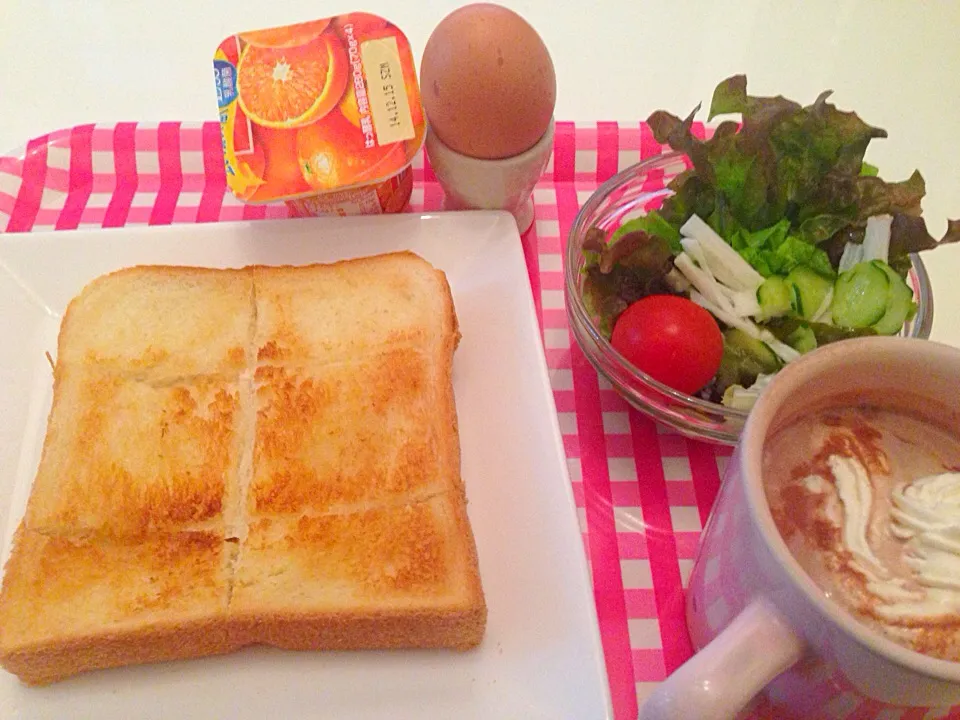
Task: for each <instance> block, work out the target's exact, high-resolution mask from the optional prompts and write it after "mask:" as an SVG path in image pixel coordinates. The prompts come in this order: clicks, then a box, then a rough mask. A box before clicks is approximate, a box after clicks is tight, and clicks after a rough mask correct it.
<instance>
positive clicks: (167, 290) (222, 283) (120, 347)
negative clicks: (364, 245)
mask: <svg viewBox="0 0 960 720" xmlns="http://www.w3.org/2000/svg"><path fill="white" fill-rule="evenodd" d="M458 340H459V328H458V325H457V319H456V315H455V312H454V307H453V301H452V297H451V294H450V289H449V287H448V285H447V282H446V278H445V277H444V275H443V274H442V273H440V272H438V271H437V270H435V269H434V268H433V267H431V266H430V265H429V264H428V263H426V262H425V261H423V260H422V259H420V258H418V257H417V256H415V255H413V254H411V253H394V254H391V255H387V256H378V257H373V258H363V259H359V260H352V261H344V262H341V263H335V264H333V265H312V266H307V267H301V268H292V267H284V268H266V267H251V268H245V269H242V270H220V271H214V270H197V269H183V268H169V267H158V268H145V267H141V268H134V269H131V270H129V271H121V272H119V273H114V274H112V275H109V276H106V277H105V278H101V279H100V280H97V281H94V282H93V283H91V284H90V285H89V286H88V287H87V289H85V290H84V292H83V293H82V294H81V295H80V297H79V298H77V299H76V300H75V301H74V302H73V303H71V305H70V307H69V309H68V312H67V314H66V316H65V319H64V321H63V324H62V327H61V333H60V347H59V357H58V361H57V364H56V368H55V372H54V399H53V407H52V410H51V413H50V417H49V421H48V426H47V436H46V438H45V442H44V448H43V454H42V458H41V462H40V467H39V470H38V473H37V477H36V480H35V483H34V487H33V489H32V492H31V496H30V498H29V501H28V505H27V511H26V515H25V517H24V521H23V523H22V525H21V529H20V530H19V532H18V536H17V538H16V542H15V545H14V548H13V552H12V555H11V559H10V561H9V562H8V565H7V567H6V571H5V575H4V582H3V588H2V591H0V665H3V667H5V668H7V669H8V670H10V671H11V672H14V673H16V674H18V675H19V676H20V677H21V678H23V679H24V680H25V681H26V682H29V683H39V682H50V681H53V680H57V679H60V678H63V677H67V676H69V675H72V674H76V673H78V672H83V671H85V670H92V669H98V668H105V667H111V666H115V665H125V664H133V663H142V662H151V661H156V660H163V659H172V658H189V657H198V656H201V655H207V654H212V653H219V652H227V651H229V650H232V649H234V648H238V647H241V646H243V645H246V644H251V643H268V644H272V645H276V646H279V647H283V648H294V649H296V648H299V649H324V648H329V649H340V648H377V647H379V648H399V647H410V648H415V647H448V648H458V649H463V648H468V647H472V646H474V645H476V644H477V643H478V642H480V639H481V637H482V635H483V632H484V627H485V621H486V605H485V601H484V597H483V592H482V589H481V585H480V577H479V570H478V564H477V556H476V548H475V544H474V539H473V535H472V532H471V529H470V525H469V522H468V520H467V514H466V498H465V490H464V486H463V483H462V481H461V478H460V449H459V436H458V431H457V418H456V408H455V403H454V394H453V381H452V367H453V353H454V349H455V348H456V345H457V342H458Z"/></svg>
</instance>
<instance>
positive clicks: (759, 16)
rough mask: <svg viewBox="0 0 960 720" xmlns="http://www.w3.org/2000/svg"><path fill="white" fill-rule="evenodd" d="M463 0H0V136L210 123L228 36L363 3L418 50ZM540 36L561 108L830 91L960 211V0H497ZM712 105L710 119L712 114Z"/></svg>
mask: <svg viewBox="0 0 960 720" xmlns="http://www.w3.org/2000/svg"><path fill="white" fill-rule="evenodd" d="M461 4H463V3H461V2H457V1H456V0H407V2H404V3H400V2H389V1H388V0H365V1H364V2H362V3H356V2H332V3H317V2H315V1H313V2H311V1H309V0H273V1H272V2H270V1H268V0H231V1H230V2H226V1H222V0H195V1H194V2H169V0H165V1H163V2H160V1H159V0H4V2H2V3H0V150H6V149H9V148H15V147H18V146H20V145H23V144H24V143H25V142H26V140H27V139H29V138H31V137H33V136H36V135H40V134H42V133H44V132H47V131H49V130H54V129H57V128H60V127H69V126H71V125H74V124H77V123H83V122H115V121H120V120H153V121H159V120H210V119H214V118H215V117H216V102H215V99H214V91H213V80H212V73H211V70H210V61H211V57H212V54H213V50H214V49H215V48H216V46H217V44H218V43H219V42H220V41H221V40H222V39H223V38H224V37H226V36H227V35H229V34H230V33H232V32H236V31H239V30H246V29H253V28H259V27H269V26H272V25H280V24H284V23H288V22H295V21H300V20H307V19H313V18H316V17H323V16H328V15H333V14H337V13H340V12H347V11H350V10H359V9H363V10H367V11H370V12H375V13H378V14H380V15H383V16H384V17H387V18H389V19H391V20H393V21H394V22H395V23H397V24H398V25H399V26H400V27H401V28H402V29H403V30H404V32H405V33H406V34H407V36H408V37H409V38H410V41H411V43H412V45H413V49H414V53H415V55H416V57H417V58H418V59H419V57H420V54H421V53H422V50H423V46H424V44H425V43H426V40H427V37H428V36H429V34H430V32H431V30H432V29H433V27H434V26H435V25H436V24H437V23H438V22H439V21H440V20H441V18H443V16H444V15H445V14H446V13H448V12H449V11H451V10H452V9H453V8H455V7H457V6H458V5H461ZM502 4H504V5H507V6H509V7H512V8H514V9H515V10H517V11H519V12H520V13H522V14H523V15H524V16H525V17H526V18H527V19H528V20H529V21H530V22H531V23H532V24H533V25H534V27H536V28H537V29H538V30H539V32H540V34H541V35H542V36H543V38H544V40H545V42H546V44H547V46H548V48H549V49H550V52H551V54H552V56H553V60H554V64H555V65H556V70H557V82H558V98H557V108H556V117H557V118H558V119H560V120H583V121H593V120H619V121H625V122H635V121H638V120H641V119H644V118H645V117H646V116H647V115H648V114H649V113H650V112H651V111H653V110H656V109H658V108H665V109H669V110H671V111H672V112H675V113H676V114H679V115H683V114H685V113H686V112H687V111H688V110H689V109H692V108H693V106H694V105H695V104H696V103H697V102H701V101H702V102H703V103H704V104H705V105H708V104H709V100H710V96H711V93H712V90H713V87H714V86H715V85H716V83H717V82H718V81H719V80H721V79H723V78H725V77H727V76H728V75H732V74H734V73H738V72H744V73H746V74H747V77H748V79H749V89H750V91H751V92H753V93H755V94H764V95H766V94H778V93H779V94H783V95H786V96H787V97H790V98H793V99H796V100H800V101H802V102H810V101H812V100H813V99H814V98H815V97H816V96H817V94H818V93H819V92H820V91H821V90H824V89H827V88H831V89H833V90H834V92H835V94H834V97H833V101H834V102H835V103H836V104H837V105H838V106H839V107H841V108H844V109H855V110H856V111H857V112H858V113H859V114H860V115H861V116H862V117H863V118H864V119H865V120H866V121H867V122H869V123H871V124H873V125H878V126H880V127H883V128H885V129H886V130H887V131H888V132H889V135H890V137H889V138H887V139H886V140H877V141H874V143H872V145H871V148H870V150H869V153H868V156H867V157H868V159H869V160H870V161H871V162H873V163H874V164H877V165H879V166H880V168H881V172H882V174H883V176H884V177H885V178H886V179H890V180H895V179H902V178H906V177H907V176H908V175H909V174H910V172H912V170H913V169H914V168H917V169H919V170H920V171H921V172H922V173H923V175H924V177H925V179H926V181H927V197H926V199H925V201H924V213H925V216H926V218H927V224H928V226H929V228H930V229H931V232H932V233H933V234H934V235H935V236H938V237H939V235H940V234H942V232H943V231H944V229H945V228H946V218H947V217H948V216H951V217H960V42H958V33H960V2H954V1H953V0H923V2H910V1H909V0H806V2H802V3H801V2H796V1H792V0H733V1H720V0H712V1H708V0H629V1H624V0H604V1H603V2H597V3H595V4H594V3H587V2H586V1H585V0H564V2H558V0H502ZM704 119H705V115H704ZM925 260H926V263H927V266H928V269H929V270H930V275H931V279H932V283H933V287H934V295H935V305H936V313H935V319H934V328H933V336H932V337H933V339H936V340H941V341H943V342H947V343H950V344H953V345H957V346H960V317H958V316H957V314H956V312H955V310H956V309H957V308H958V307H960V247H951V248H943V249H940V250H937V251H935V252H933V253H930V254H927V255H926V257H925Z"/></svg>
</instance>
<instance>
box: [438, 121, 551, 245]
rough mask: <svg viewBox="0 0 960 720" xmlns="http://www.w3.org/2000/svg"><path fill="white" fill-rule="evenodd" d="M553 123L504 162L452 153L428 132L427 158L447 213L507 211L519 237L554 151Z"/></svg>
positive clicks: (529, 221)
mask: <svg viewBox="0 0 960 720" xmlns="http://www.w3.org/2000/svg"><path fill="white" fill-rule="evenodd" d="M553 129H554V121H553V119H551V120H550V125H549V127H548V128H547V131H546V132H545V133H544V134H543V137H541V138H540V139H539V140H538V141H537V143H536V144H535V145H534V146H533V147H531V148H530V149H529V150H526V151H525V152H522V153H520V154H519V155H514V156H512V157H508V158H503V159H502V160H483V159H480V158H474V157H470V156H468V155H463V154H461V153H458V152H456V151H455V150H451V149H450V148H449V147H447V146H446V145H445V144H444V143H443V142H442V141H441V140H440V138H439V137H437V134H436V133H434V132H431V131H430V130H429V129H428V131H427V140H426V148H427V157H429V158H430V167H432V168H433V172H434V173H435V174H436V176H437V180H438V182H439V183H440V186H441V187H442V188H443V191H444V193H445V194H446V201H445V205H444V207H445V209H447V210H466V209H470V210H506V211H508V212H510V213H512V214H513V217H514V219H515V220H516V221H517V228H518V230H519V231H520V233H521V234H522V233H525V232H526V231H527V230H528V229H529V228H530V226H531V225H532V224H533V199H532V198H531V195H532V194H533V188H534V186H535V185H536V184H537V181H538V180H539V179H540V176H541V175H542V174H543V169H544V167H546V165H547V161H548V160H549V159H550V153H551V151H552V150H553Z"/></svg>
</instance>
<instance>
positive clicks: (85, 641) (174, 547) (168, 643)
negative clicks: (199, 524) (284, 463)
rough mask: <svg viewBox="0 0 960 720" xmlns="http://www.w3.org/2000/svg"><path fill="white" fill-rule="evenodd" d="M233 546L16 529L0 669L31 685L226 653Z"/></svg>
mask: <svg viewBox="0 0 960 720" xmlns="http://www.w3.org/2000/svg"><path fill="white" fill-rule="evenodd" d="M234 548H235V544H233V543H224V542H223V540H222V538H221V537H218V536H217V535H214V534H212V533H177V534H172V535H154V536H152V537H150V538H149V539H147V540H144V541H138V542H134V543H129V542H125V541H122V542H115V541H104V540H102V539H95V538H86V539H74V538H65V537H47V536H45V535H40V534H39V533H35V532H31V531H28V530H24V529H23V528H21V530H20V531H19V532H18V534H17V537H16V542H15V547H14V551H13V554H12V556H11V558H10V562H9V563H8V564H7V567H6V571H5V574H4V578H3V593H2V595H0V618H2V623H0V662H2V663H3V666H4V667H5V668H7V669H8V670H9V671H11V672H14V673H16V674H17V675H18V676H19V677H20V678H21V679H22V680H23V681H25V682H27V683H30V684H42V683H47V682H51V681H53V680H59V679H61V678H64V677H67V676H70V675H73V674H76V673H78V672H82V671H87V670H94V669H99V668H108V667H116V666H121V665H131V664H139V663H146V662H155V661H159V660H168V659H172V658H182V657H199V656H202V655H211V654H215V653H223V652H228V651H230V650H233V649H235V648H236V647H237V640H236V639H235V638H231V636H230V633H229V627H228V624H227V623H226V622H225V621H224V618H225V614H226V608H227V600H228V597H229V585H230V563H231V562H232V557H230V555H231V554H232V553H233V552H234Z"/></svg>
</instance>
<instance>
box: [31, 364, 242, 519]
mask: <svg viewBox="0 0 960 720" xmlns="http://www.w3.org/2000/svg"><path fill="white" fill-rule="evenodd" d="M239 409H240V383H239V382H238V381H231V380H224V379H221V378H217V377H207V378H196V379H194V380H191V381H189V382H173V383H170V384H161V385H153V384H150V383H147V382H141V381H135V380H130V379H127V378H125V377H124V376H122V375H118V374H115V373H113V372H108V373H104V372H101V371H99V370H98V369H96V368H93V367H88V366H86V365H79V366H75V365H70V364H68V363H61V364H59V365H58V366H57V370H56V379H55V386H54V402H53V408H52V411H51V413H50V419H49V423H48V429H47V435H46V438H45V441H44V449H43V455H42V459H41V462H40V467H39V470H38V473H37V477H36V479H35V481H34V486H33V490H32V492H31V495H30V500H29V502H28V507H27V513H26V525H27V527H28V528H30V529H31V530H36V531H39V532H44V533H47V534H54V533H58V534H89V533H98V534H108V535H115V536H118V537H120V536H135V535H140V534H143V533H145V532H148V531H158V530H160V531H170V530H174V529H201V528H208V529H211V530H215V531H216V532H218V533H219V534H220V535H221V536H222V535H223V534H224V532H225V530H224V522H225V520H224V503H225V501H226V500H227V499H228V489H229V488H231V487H235V486H236V485H237V484H238V480H237V472H238V466H239V456H240V445H239V444H240V442H241V439H242V438H241V433H240V429H239V426H240V423H241V413H240V412H239Z"/></svg>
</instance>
